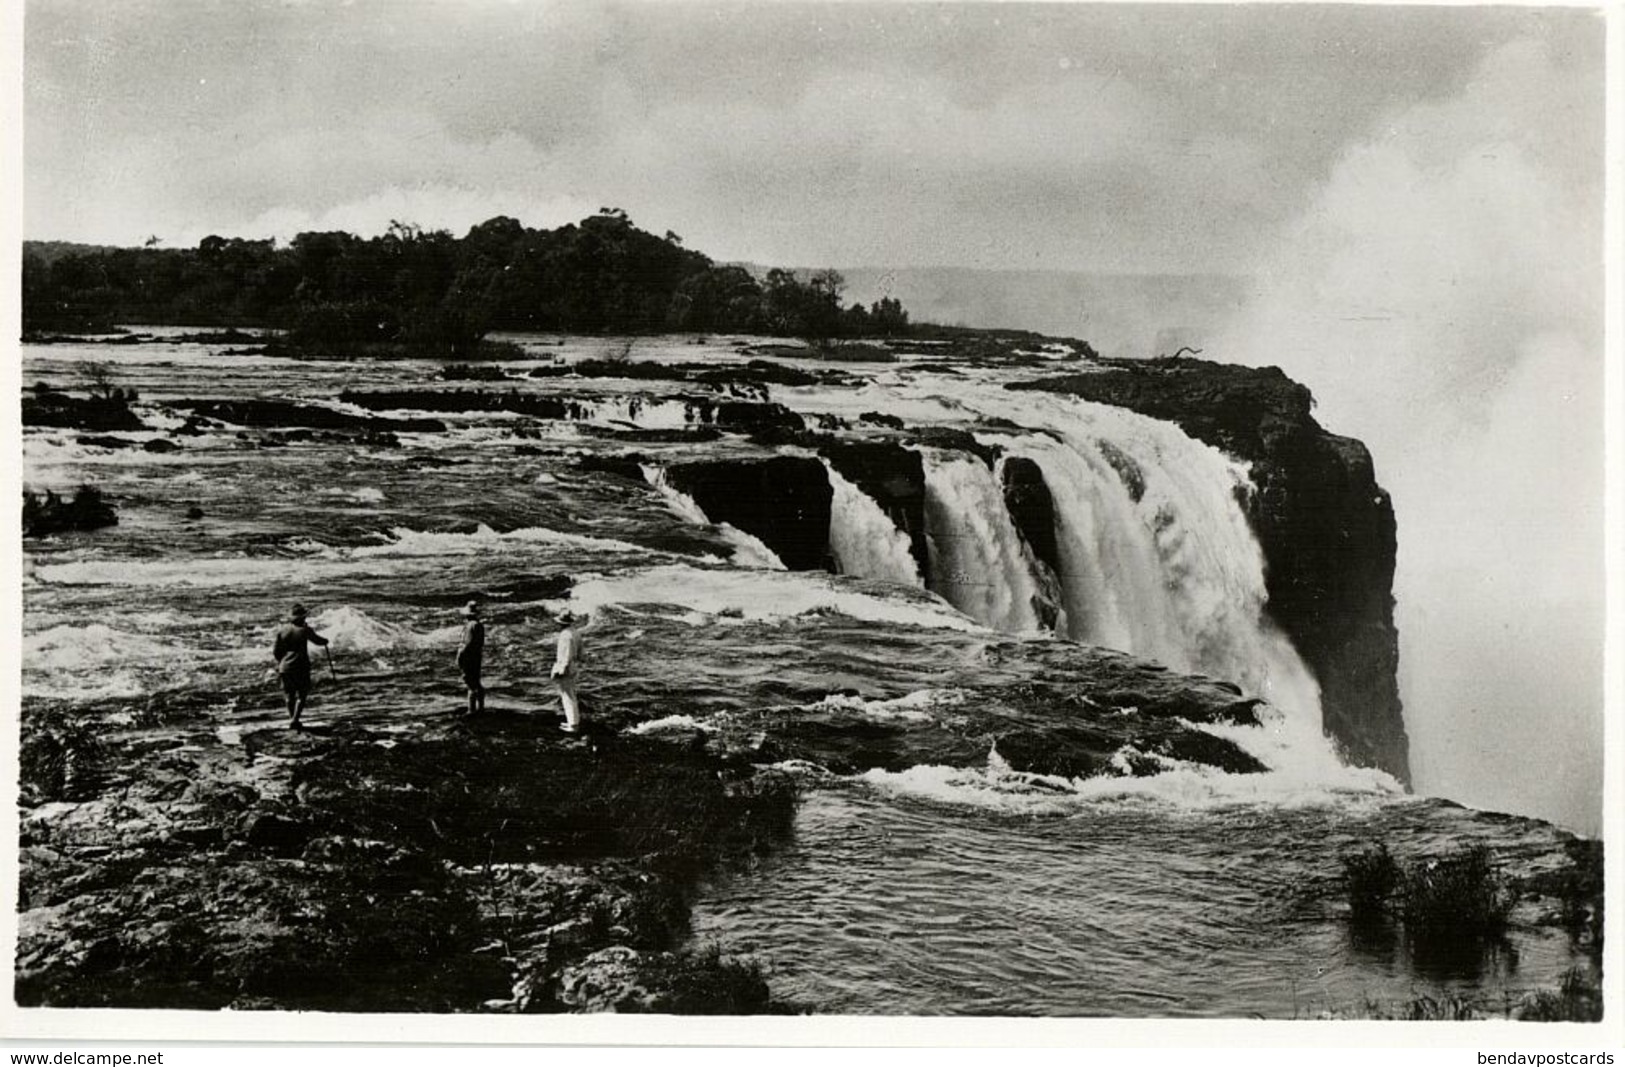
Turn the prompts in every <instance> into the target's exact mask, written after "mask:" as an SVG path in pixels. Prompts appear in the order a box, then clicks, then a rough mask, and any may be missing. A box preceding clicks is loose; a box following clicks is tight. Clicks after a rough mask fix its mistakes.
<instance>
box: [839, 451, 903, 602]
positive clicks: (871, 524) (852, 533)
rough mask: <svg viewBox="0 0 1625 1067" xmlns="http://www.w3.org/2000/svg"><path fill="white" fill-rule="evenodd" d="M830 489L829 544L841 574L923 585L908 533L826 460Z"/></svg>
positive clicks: (901, 583) (900, 583) (899, 583)
mask: <svg viewBox="0 0 1625 1067" xmlns="http://www.w3.org/2000/svg"><path fill="white" fill-rule="evenodd" d="M824 469H825V470H827V471H828V472H829V484H830V488H831V489H833V490H834V491H835V497H834V499H833V500H832V501H831V502H830V519H829V547H830V550H831V551H832V552H833V553H834V554H835V559H836V562H837V563H839V564H840V568H841V573H842V574H855V575H857V576H858V577H860V578H874V579H877V580H879V581H884V582H895V583H897V584H898V585H912V586H915V587H919V586H922V585H924V584H925V583H924V581H922V580H921V578H920V568H919V564H917V563H916V562H915V561H914V554H913V553H912V552H911V551H910V542H909V537H908V534H906V533H904V532H903V531H902V530H899V529H898V528H897V524H896V523H894V522H892V520H891V519H890V518H889V517H888V516H887V515H886V513H885V512H884V511H882V510H881V509H880V505H879V504H877V503H875V502H874V500H872V499H871V498H870V497H869V494H867V493H865V492H864V491H863V490H861V489H859V488H858V487H857V486H855V485H853V484H852V483H851V482H849V481H847V480H846V479H845V478H843V477H842V476H841V474H840V472H839V471H837V470H836V469H835V468H834V467H832V466H830V463H829V460H827V459H826V460H825V461H824Z"/></svg>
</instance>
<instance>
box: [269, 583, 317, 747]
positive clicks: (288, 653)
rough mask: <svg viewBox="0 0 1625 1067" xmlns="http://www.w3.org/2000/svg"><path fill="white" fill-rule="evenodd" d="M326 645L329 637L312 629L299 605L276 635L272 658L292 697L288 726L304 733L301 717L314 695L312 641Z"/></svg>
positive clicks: (284, 687) (289, 613) (296, 605)
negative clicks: (311, 671) (311, 686)
mask: <svg viewBox="0 0 1625 1067" xmlns="http://www.w3.org/2000/svg"><path fill="white" fill-rule="evenodd" d="M312 641H314V642H316V643H317V644H318V645H326V644H327V638H325V637H323V636H322V635H321V634H319V633H317V632H316V631H315V630H313V629H311V626H310V624H309V623H308V622H306V621H305V606H304V605H303V604H295V605H294V606H293V609H292V610H291V611H289V612H288V621H287V622H286V623H284V624H283V625H282V626H281V628H279V629H278V630H277V632H276V643H275V644H274V645H272V646H271V655H272V656H273V657H274V658H275V659H276V670H277V674H278V675H279V676H280V677H281V679H282V692H283V693H284V694H285V695H286V696H287V698H288V726H289V727H290V728H292V729H295V730H302V729H304V726H303V725H302V724H301V723H300V722H299V717H300V716H301V715H303V714H304V713H305V700H306V698H307V697H309V696H310V642H312Z"/></svg>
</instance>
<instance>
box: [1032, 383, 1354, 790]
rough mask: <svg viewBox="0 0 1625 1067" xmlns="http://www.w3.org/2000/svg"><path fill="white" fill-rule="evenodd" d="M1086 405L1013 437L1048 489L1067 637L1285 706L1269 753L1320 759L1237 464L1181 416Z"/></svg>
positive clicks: (1306, 680)
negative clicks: (1083, 417)
mask: <svg viewBox="0 0 1625 1067" xmlns="http://www.w3.org/2000/svg"><path fill="white" fill-rule="evenodd" d="M1091 416H1092V417H1091V418H1090V419H1089V420H1088V421H1087V422H1074V423H1073V424H1071V425H1070V426H1068V427H1067V428H1064V429H1058V432H1056V433H1055V434H1054V435H1052V436H1051V435H1036V434H1035V435H1031V436H1027V437H1022V438H1020V439H1018V440H1017V441H1015V442H1013V443H1012V444H1011V445H1010V448H1011V451H1012V452H1013V453H1015V454H1018V455H1024V456H1026V457H1028V458H1030V459H1032V460H1034V461H1035V462H1036V463H1038V465H1039V467H1040V468H1041V469H1042V470H1043V472H1044V480H1045V482H1046V484H1047V485H1048V486H1049V489H1050V492H1051V494H1052V496H1053V497H1054V499H1055V513H1056V526H1057V530H1056V536H1057V547H1058V550H1059V554H1060V562H1061V569H1062V575H1061V579H1062V586H1063V597H1064V601H1065V608H1066V618H1067V626H1068V635H1069V636H1070V637H1072V638H1074V639H1075V640H1078V641H1084V642H1088V643H1090V644H1098V645H1107V646H1110V647H1115V648H1119V649H1122V650H1124V651H1127V652H1131V653H1133V654H1135V655H1138V656H1145V657H1147V658H1150V659H1155V660H1158V661H1160V662H1162V663H1165V664H1167V665H1168V666H1169V667H1172V668H1174V669H1176V670H1180V671H1188V672H1193V673H1199V674H1207V675H1211V676H1213V677H1216V678H1224V679H1229V680H1231V681H1234V682H1236V683H1237V684H1239V685H1241V686H1242V687H1243V688H1245V689H1247V690H1248V691H1249V692H1252V693H1256V694H1258V695H1260V696H1262V697H1264V698H1265V699H1266V700H1268V701H1269V702H1270V704H1271V705H1273V706H1274V707H1275V708H1277V709H1278V710H1280V711H1281V712H1283V713H1284V717H1283V720H1282V721H1281V722H1280V723H1278V724H1276V726H1277V729H1276V730H1275V731H1274V737H1273V739H1272V743H1271V744H1270V746H1269V747H1270V749H1271V753H1270V755H1271V758H1270V759H1268V760H1267V761H1266V762H1269V763H1270V764H1271V765H1272V766H1277V767H1279V766H1280V764H1281V763H1282V762H1283V760H1285V761H1286V762H1290V763H1294V764H1303V763H1304V762H1305V761H1307V762H1309V763H1312V764H1314V765H1316V766H1323V765H1325V763H1326V760H1327V757H1329V756H1330V747H1329V746H1328V744H1327V743H1326V741H1325V739H1324V737H1323V731H1322V726H1321V708H1320V689H1319V686H1318V685H1317V684H1316V682H1315V680H1314V677H1313V675H1312V674H1311V673H1310V671H1309V669H1308V668H1307V667H1306V666H1305V665H1304V663H1303V661H1302V659H1300V658H1299V656H1298V654H1297V651H1296V650H1295V649H1294V648H1293V647H1292V644H1291V642H1290V641H1288V640H1287V638H1286V636H1285V635H1284V634H1282V633H1281V632H1280V631H1279V630H1278V629H1277V628H1276V627H1275V626H1274V624H1273V623H1271V622H1270V620H1269V618H1268V616H1267V615H1266V614H1265V612H1264V605H1265V603H1266V601H1267V592H1266V588H1265V584H1264V560H1263V552H1262V550H1261V549H1260V548H1259V546H1258V542H1257V540H1256V539H1255V538H1254V536H1253V532H1252V530H1251V528H1250V527H1249V526H1248V524H1247V519H1246V516H1245V514H1244V513H1243V511H1242V508H1241V505H1240V503H1239V500H1238V492H1243V491H1245V489H1246V487H1248V486H1249V484H1250V483H1249V482H1248V480H1247V472H1246V468H1245V467H1243V466H1242V465H1240V464H1238V463H1236V462H1235V461H1233V460H1231V459H1229V458H1227V457H1226V456H1224V455H1223V454H1222V453H1220V452H1219V451H1218V450H1216V449H1213V448H1210V447H1208V446H1207V445H1204V444H1202V443H1201V442H1198V441H1195V440H1193V439H1191V438H1189V437H1187V436H1186V435H1185V434H1184V433H1183V432H1181V431H1180V430H1179V429H1178V428H1177V427H1174V426H1171V425H1167V424H1163V423H1158V422H1156V421H1154V420H1151V419H1146V418H1143V417H1140V416H1136V415H1133V414H1132V413H1126V412H1116V411H1114V410H1111V409H1106V410H1103V411H1094V412H1091ZM1289 752H1290V753H1291V755H1290V757H1288V755H1287V754H1288V753H1289Z"/></svg>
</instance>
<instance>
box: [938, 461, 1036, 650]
mask: <svg viewBox="0 0 1625 1067" xmlns="http://www.w3.org/2000/svg"><path fill="white" fill-rule="evenodd" d="M920 454H921V456H922V458H923V459H924V461H925V523H926V538H927V541H928V543H929V544H930V546H931V577H930V581H929V582H928V583H927V585H928V587H929V588H930V589H931V591H932V592H934V593H938V594H940V595H942V596H943V597H944V598H946V599H947V600H948V602H949V603H951V604H952V605H953V606H954V607H956V608H958V609H959V610H960V611H963V612H964V613H965V614H967V615H969V616H970V617H971V618H973V619H975V620H977V621H978V622H981V623H983V624H985V625H988V626H991V627H993V628H995V629H998V630H1003V631H1005V632H1006V633H1026V632H1028V631H1032V630H1037V629H1038V628H1039V622H1038V612H1037V610H1036V609H1035V607H1034V600H1035V599H1036V598H1037V597H1038V596H1039V587H1038V581H1037V579H1036V578H1035V577H1034V576H1033V569H1032V566H1031V564H1030V563H1029V562H1028V560H1029V558H1030V557H1029V556H1028V554H1027V553H1026V551H1025V546H1024V545H1023V544H1022V541H1021V537H1020V535H1019V534H1017V533H1016V527H1015V524H1014V523H1012V522H1011V521H1010V513H1009V512H1008V511H1007V510H1006V509H1005V505H1004V491H1003V490H1002V489H1001V488H1000V487H999V483H998V482H996V481H995V480H994V478H993V472H992V471H991V470H989V469H988V467H987V464H985V463H983V462H982V461H981V460H979V459H976V458H975V457H973V456H966V455H962V454H960V453H957V452H945V451H942V450H939V449H934V448H925V449H921V450H920Z"/></svg>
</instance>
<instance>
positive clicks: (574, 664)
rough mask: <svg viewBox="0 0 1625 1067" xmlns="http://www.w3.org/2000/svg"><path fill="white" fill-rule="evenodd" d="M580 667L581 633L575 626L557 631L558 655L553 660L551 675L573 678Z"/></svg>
mask: <svg viewBox="0 0 1625 1067" xmlns="http://www.w3.org/2000/svg"><path fill="white" fill-rule="evenodd" d="M580 668H581V635H580V634H578V633H576V631H575V627H573V626H566V627H565V628H564V629H562V630H560V631H559V645H558V656H557V658H555V659H554V660H553V677H555V678H561V677H562V678H574V677H575V676H576V674H577V673H578V672H579V670H580Z"/></svg>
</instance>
